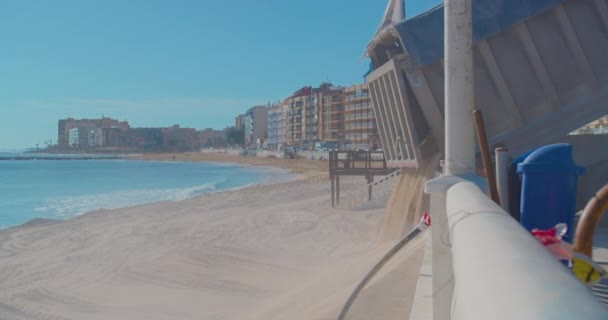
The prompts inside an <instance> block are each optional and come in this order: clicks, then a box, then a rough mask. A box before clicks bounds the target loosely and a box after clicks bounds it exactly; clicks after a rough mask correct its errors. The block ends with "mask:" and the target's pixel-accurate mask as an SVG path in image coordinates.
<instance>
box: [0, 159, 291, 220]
mask: <svg viewBox="0 0 608 320" xmlns="http://www.w3.org/2000/svg"><path fill="white" fill-rule="evenodd" d="M23 156H26V157H31V155H30V154H27V155H24V154H15V153H1V152H0V159H4V160H0V228H8V227H13V226H17V225H20V224H23V223H25V222H28V221H30V220H32V219H35V218H44V219H69V218H71V217H74V216H77V215H81V214H83V213H86V212H89V211H95V210H99V209H116V208H123V207H129V206H135V205H140V204H146V203H153V202H159V201H180V200H184V199H188V198H192V197H196V196H199V195H202V194H206V193H212V192H219V191H225V190H230V189H238V188H243V187H246V186H250V185H253V184H260V183H276V182H281V181H289V180H291V179H293V175H292V174H290V173H288V172H287V171H284V170H280V169H275V168H267V167H253V166H241V165H236V164H234V165H233V164H222V163H192V162H161V161H134V160H122V159H111V160H108V159H96V158H95V157H94V156H93V157H90V158H88V160H66V158H70V157H73V158H77V156H68V157H63V156H56V157H59V158H61V159H63V160H47V158H48V157H47V156H41V157H40V158H44V159H45V160H6V159H11V158H17V157H23Z"/></svg>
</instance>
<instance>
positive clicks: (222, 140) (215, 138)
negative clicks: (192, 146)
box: [197, 128, 226, 147]
mask: <svg viewBox="0 0 608 320" xmlns="http://www.w3.org/2000/svg"><path fill="white" fill-rule="evenodd" d="M197 133H198V141H199V145H200V146H201V147H218V146H225V145H226V130H225V129H224V130H214V129H211V128H207V129H204V130H201V131H198V132H197Z"/></svg>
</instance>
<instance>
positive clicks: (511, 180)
mask: <svg viewBox="0 0 608 320" xmlns="http://www.w3.org/2000/svg"><path fill="white" fill-rule="evenodd" d="M534 151H536V149H532V150H529V151H527V152H526V153H524V154H522V155H520V156H519V157H517V159H515V160H513V161H512V162H511V163H510V164H509V170H508V173H507V174H508V177H507V178H508V188H509V198H508V199H507V200H506V201H507V207H508V208H509V210H508V211H509V214H510V215H511V216H512V217H513V218H514V219H515V220H517V221H518V222H519V221H520V214H521V212H520V210H521V175H519V174H518V173H517V166H518V165H519V164H520V163H522V162H524V160H526V158H527V157H528V156H529V155H530V154H531V153H532V152H534ZM501 201H502V200H501Z"/></svg>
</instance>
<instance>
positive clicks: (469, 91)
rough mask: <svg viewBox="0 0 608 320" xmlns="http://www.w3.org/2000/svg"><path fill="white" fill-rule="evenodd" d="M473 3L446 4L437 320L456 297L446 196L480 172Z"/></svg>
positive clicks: (431, 185) (437, 185)
mask: <svg viewBox="0 0 608 320" xmlns="http://www.w3.org/2000/svg"><path fill="white" fill-rule="evenodd" d="M471 1H472V0H445V1H444V16H445V40H444V41H445V161H444V168H443V169H444V175H443V176H442V177H439V178H436V179H433V180H430V181H428V182H427V183H426V186H425V192H426V193H427V194H430V195H431V217H432V220H433V228H432V231H431V232H432V251H433V262H432V268H433V319H437V320H449V319H450V318H451V310H452V303H453V293H454V285H455V284H454V280H453V269H452V251H451V247H450V245H449V239H450V228H449V225H448V221H447V212H446V199H447V196H446V193H447V191H448V189H449V188H451V187H452V186H453V185H455V184H457V183H459V182H461V181H465V180H464V179H462V178H461V177H460V176H464V175H470V174H473V173H474V172H475V127H474V121H473V109H474V101H473V100H474V96H473V93H474V88H473V85H474V82H473V40H472V24H473V22H472V15H471V9H472V7H471Z"/></svg>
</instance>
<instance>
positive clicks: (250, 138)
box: [244, 106, 269, 148]
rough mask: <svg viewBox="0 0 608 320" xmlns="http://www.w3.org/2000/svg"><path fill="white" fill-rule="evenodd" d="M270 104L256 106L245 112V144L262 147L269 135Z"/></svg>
mask: <svg viewBox="0 0 608 320" xmlns="http://www.w3.org/2000/svg"><path fill="white" fill-rule="evenodd" d="M268 110H269V107H268V106H255V107H253V108H250V109H249V110H247V112H246V113H245V117H244V128H245V145H246V146H250V147H253V146H256V147H258V148H259V147H261V146H262V145H263V144H264V141H265V140H266V137H267V135H268V121H269V119H268Z"/></svg>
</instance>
